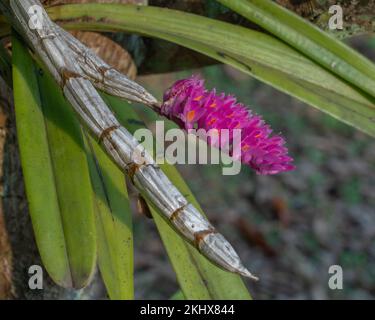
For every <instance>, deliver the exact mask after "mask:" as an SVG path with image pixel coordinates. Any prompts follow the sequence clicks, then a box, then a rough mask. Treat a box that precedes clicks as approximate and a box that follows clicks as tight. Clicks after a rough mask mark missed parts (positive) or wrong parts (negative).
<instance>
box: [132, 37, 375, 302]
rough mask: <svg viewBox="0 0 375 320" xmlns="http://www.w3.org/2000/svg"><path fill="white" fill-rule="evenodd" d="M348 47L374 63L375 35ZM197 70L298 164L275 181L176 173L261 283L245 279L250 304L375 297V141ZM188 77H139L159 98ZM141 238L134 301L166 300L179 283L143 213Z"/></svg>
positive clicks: (196, 170)
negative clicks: (337, 270)
mask: <svg viewBox="0 0 375 320" xmlns="http://www.w3.org/2000/svg"><path fill="white" fill-rule="evenodd" d="M352 45H353V46H355V47H356V48H357V49H358V50H360V51H361V52H362V53H364V54H366V55H367V56H368V57H370V59H372V60H373V61H375V38H373V39H369V38H361V39H355V40H352ZM195 73H200V74H202V76H203V77H204V78H205V79H206V83H207V86H208V87H209V88H212V87H216V88H217V89H218V90H220V91H225V92H227V93H233V94H235V95H236V96H237V97H238V100H240V101H241V102H243V103H246V104H247V105H249V106H251V108H252V109H253V110H255V111H256V112H258V113H259V114H262V115H263V116H264V118H265V119H266V120H267V121H268V122H269V123H270V124H271V125H272V127H273V128H274V131H275V132H282V134H283V135H284V136H285V137H286V140H287V145H288V147H289V149H290V153H291V155H292V156H293V157H294V158H295V164H296V165H297V169H296V170H295V171H294V172H291V173H285V174H281V175H277V176H257V175H256V174H254V173H253V172H252V171H251V170H249V169H247V168H244V167H243V168H242V171H241V173H240V174H239V175H237V176H223V175H222V174H221V168H220V167H219V166H207V165H201V166H199V165H197V166H191V165H186V166H180V167H179V169H180V172H181V173H182V174H183V175H184V177H185V178H186V181H187V183H188V184H189V186H190V187H191V189H192V190H193V192H194V195H195V196H196V197H197V199H198V200H199V202H200V204H201V205H202V207H203V208H204V210H205V212H206V213H207V215H208V216H209V218H210V220H211V221H212V222H213V223H214V224H215V225H216V226H217V228H218V229H219V230H220V231H221V232H222V233H223V234H224V235H225V236H226V237H227V238H228V240H229V241H230V242H231V243H232V244H233V245H234V247H235V248H236V250H237V251H238V252H239V254H240V256H241V257H242V258H243V260H244V262H245V264H246V265H247V266H249V268H250V270H252V272H254V273H255V274H256V275H259V276H260V278H261V280H260V281H259V282H258V283H251V282H250V281H247V284H248V287H249V290H250V292H251V293H252V295H253V297H254V298H255V299H282V298H287V299H336V298H343V299H361V298H364V299H373V298H375V245H374V241H375V192H374V186H375V172H374V169H375V140H374V139H372V138H371V137H369V136H367V135H365V134H362V133H361V132H359V131H357V130H355V129H352V128H350V127H349V126H347V125H345V124H342V123H340V122H338V121H337V120H335V119H333V118H332V117H330V116H327V115H324V114H323V113H321V112H320V111H317V110H315V109H313V108H311V107H309V106H307V105H305V104H303V103H301V102H299V101H297V100H296V99H294V98H291V97H289V96H287V95H285V94H283V93H280V92H278V91H276V90H274V89H272V88H271V87H269V86H266V85H264V84H262V83H260V82H258V81H256V80H253V79H251V78H250V77H248V76H246V75H243V74H241V73H239V72H237V71H235V70H234V69H231V68H229V67H222V66H214V67H208V68H205V69H203V70H197V71H195ZM190 74H191V73H190V72H189V73H186V72H185V73H178V74H168V75H163V76H160V75H159V76H148V77H143V78H140V79H139V80H140V81H141V82H142V83H143V84H144V85H145V86H146V87H147V88H153V89H151V90H154V91H153V93H155V95H156V96H157V97H158V98H160V97H161V94H162V90H164V89H165V88H166V87H168V86H169V85H170V84H171V83H172V82H173V81H174V80H175V79H177V78H183V77H187V76H189V75H190ZM144 112H145V113H146V116H149V119H150V122H151V121H152V120H153V119H155V116H153V115H151V114H150V113H148V112H146V111H144ZM135 237H136V239H135V245H136V248H135V259H136V260H135V261H136V265H135V269H136V274H135V279H136V297H137V298H140V299H159V298H169V297H170V296H171V295H172V294H173V293H174V292H175V291H176V290H177V289H178V285H177V282H176V278H175V276H174V273H173V270H172V268H171V266H170V264H169V261H168V257H167V254H166V252H165V250H164V248H163V245H162V243H161V240H160V238H159V235H158V234H157V231H156V229H155V227H154V225H153V222H152V221H150V220H147V219H145V218H144V217H141V216H137V217H136V218H135ZM334 264H338V265H340V266H341V267H342V268H343V272H344V288H343V290H331V289H329V287H328V278H329V274H328V269H329V267H330V266H331V265H334ZM245 281H246V280H245Z"/></svg>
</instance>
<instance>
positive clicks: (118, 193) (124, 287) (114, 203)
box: [86, 136, 134, 300]
mask: <svg viewBox="0 0 375 320" xmlns="http://www.w3.org/2000/svg"><path fill="white" fill-rule="evenodd" d="M86 143H87V149H88V154H89V166H90V172H91V180H92V184H93V188H94V191H95V203H96V209H97V210H96V228H97V243H98V263H99V268H100V272H101V274H102V276H103V280H104V283H105V285H106V288H107V291H108V294H109V297H110V298H111V299H115V300H120V299H126V300H129V299H134V281H133V278H134V274H133V233H132V218H131V212H130V205H129V199H128V194H127V191H126V184H125V177H124V175H123V173H122V172H121V171H120V170H119V169H118V168H117V167H116V166H115V164H114V163H113V162H112V161H111V160H110V159H109V158H108V156H107V155H106V154H105V153H104V151H103V150H102V149H101V148H100V147H99V145H98V144H97V142H96V141H94V140H93V139H92V138H91V137H88V136H87V138H86Z"/></svg>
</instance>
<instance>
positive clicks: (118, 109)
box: [104, 95, 251, 299]
mask: <svg viewBox="0 0 375 320" xmlns="http://www.w3.org/2000/svg"><path fill="white" fill-rule="evenodd" d="M104 98H105V100H106V102H107V103H108V105H109V106H110V108H111V109H112V110H113V111H114V112H115V114H116V117H117V119H118V120H119V121H120V123H121V124H122V125H123V126H125V127H126V128H127V129H128V130H129V131H130V132H131V133H134V131H135V130H137V129H140V128H143V127H144V126H143V125H142V122H140V120H139V118H138V116H137V114H136V113H135V112H134V111H133V110H132V109H131V108H130V107H129V105H127V104H126V103H125V102H123V101H121V100H120V99H118V98H114V97H111V96H108V95H105V96H104ZM151 151H152V150H151ZM161 168H162V170H163V171H164V173H165V174H166V175H167V176H168V178H169V179H170V180H171V181H172V183H173V184H174V185H175V186H176V187H177V188H178V189H179V190H180V192H181V193H182V194H184V195H185V196H186V197H187V199H189V201H190V202H191V203H192V204H193V205H195V206H196V207H197V208H198V209H199V210H200V211H201V213H202V214H203V211H202V210H201V208H200V207H199V204H198V203H197V201H196V199H195V198H194V196H193V195H192V193H191V191H190V189H189V187H188V186H187V184H186V183H185V182H184V180H183V178H182V177H181V176H180V174H179V173H178V171H177V169H176V168H175V167H173V166H171V165H168V164H164V165H161ZM149 208H150V211H151V213H152V216H153V218H154V221H155V223H156V226H157V228H158V230H159V233H160V236H161V238H162V240H163V243H164V245H165V247H166V249H167V252H168V255H169V258H170V260H171V263H172V265H173V268H174V270H175V272H176V275H177V280H178V282H179V284H180V286H181V290H182V291H183V294H184V296H185V297H186V298H187V299H251V297H250V294H249V292H248V291H247V289H246V287H245V285H244V283H243V282H242V280H241V277H240V276H238V275H235V274H232V273H230V272H227V271H224V270H222V269H220V268H219V267H217V266H215V265H213V264H212V263H211V262H209V261H208V260H207V259H206V258H205V257H203V256H202V255H201V254H200V253H199V252H198V251H197V250H196V249H195V248H194V247H192V246H191V245H190V244H189V243H187V242H186V241H185V240H183V239H182V238H181V237H180V236H179V235H178V234H177V233H176V232H175V231H174V230H173V229H172V228H171V226H170V225H169V224H168V223H167V222H166V221H165V220H164V219H163V218H161V215H160V214H158V213H157V211H156V210H155V208H153V207H152V206H150V205H149Z"/></svg>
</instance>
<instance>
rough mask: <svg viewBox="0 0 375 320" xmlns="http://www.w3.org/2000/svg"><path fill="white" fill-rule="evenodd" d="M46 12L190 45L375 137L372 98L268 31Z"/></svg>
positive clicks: (105, 12)
mask: <svg viewBox="0 0 375 320" xmlns="http://www.w3.org/2000/svg"><path fill="white" fill-rule="evenodd" d="M62 9H63V10H62ZM49 13H50V15H51V17H52V18H54V19H58V20H59V22H60V23H63V24H64V26H66V27H68V28H74V29H89V30H99V31H128V32H136V33H141V34H144V35H148V36H153V37H158V38H162V39H165V40H168V41H171V42H175V43H177V44H179V45H182V46H185V47H188V48H191V49H193V50H196V51H198V52H201V53H203V54H206V55H208V56H210V57H213V58H215V59H217V60H219V61H222V62H224V63H227V64H229V65H232V66H234V67H236V68H238V69H240V70H242V71H244V72H245V73H247V74H249V75H251V76H253V77H255V78H257V79H259V80H261V81H264V82H265V83H267V84H270V85H272V86H274V87H276V88H278V89H280V90H281V91H284V92H286V93H288V94H290V95H292V96H294V97H297V98H299V99H301V100H302V101H304V102H306V103H308V104H310V105H312V106H314V107H316V108H318V109H320V110H322V111H324V112H326V113H328V114H330V115H332V116H334V117H335V118H337V119H339V120H341V121H343V122H345V123H347V124H350V125H352V126H354V127H356V128H358V129H360V130H362V131H364V132H366V133H368V134H370V135H372V136H375V126H374V123H375V104H374V98H371V97H369V96H368V95H366V94H364V93H362V92H361V91H360V90H358V89H356V88H355V87H353V86H351V85H350V84H348V83H347V82H346V81H344V80H342V79H341V78H339V77H338V76H336V75H333V74H332V73H331V72H330V71H328V70H326V69H325V68H324V67H322V66H320V65H318V64H316V63H315V62H313V61H311V60H309V59H308V58H307V57H306V56H304V55H303V54H301V53H300V52H298V51H296V50H295V49H293V48H291V47H290V46H288V45H286V44H285V43H283V42H281V41H280V40H277V39H275V38H274V37H272V36H270V35H267V34H264V33H261V32H257V31H253V30H250V29H246V28H244V27H240V26H235V25H231V24H228V23H225V22H221V21H216V20H213V19H209V18H205V17H201V16H197V15H193V14H188V13H185V12H179V11H175V10H169V9H163V8H154V7H149V6H147V7H137V6H131V5H115V4H111V5H104V4H100V5H99V4H85V5H79V6H77V5H66V6H61V7H54V8H50V9H49ZM197 26H199V28H197ZM192 30H194V32H192ZM369 83H370V82H369Z"/></svg>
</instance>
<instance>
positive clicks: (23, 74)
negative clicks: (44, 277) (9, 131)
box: [12, 37, 72, 287]
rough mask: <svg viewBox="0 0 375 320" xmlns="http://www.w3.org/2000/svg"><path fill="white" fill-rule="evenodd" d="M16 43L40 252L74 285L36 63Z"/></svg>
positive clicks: (17, 98) (20, 118)
mask: <svg viewBox="0 0 375 320" xmlns="http://www.w3.org/2000/svg"><path fill="white" fill-rule="evenodd" d="M12 45H13V54H12V57H13V87H14V102H15V113H16V123H17V137H18V145H19V148H20V157H21V163H22V171H23V176H24V181H25V187H26V194H27V199H28V203H29V211H30V216H31V220H32V224H33V228H34V234H35V238H36V242H37V245H38V248H39V252H40V255H41V258H42V261H43V265H44V267H45V268H46V270H47V272H48V274H49V275H50V276H51V278H52V279H53V280H54V281H55V282H56V283H58V284H59V285H61V286H64V287H71V286H72V277H71V271H70V267H69V259H68V256H67V248H66V244H65V237H64V230H63V226H62V222H61V216H60V208H59V204H58V199H57V192H56V187H55V179H54V172H53V168H52V163H51V157H50V154H49V146H48V140H47V134H46V129H45V124H44V117H43V111H42V109H41V101H40V96H39V87H38V79H37V77H36V73H35V67H34V64H33V61H32V59H31V57H30V55H29V54H28V53H27V49H26V48H25V47H24V46H23V45H22V43H21V42H20V41H19V40H18V39H17V38H16V37H13V38H12Z"/></svg>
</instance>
